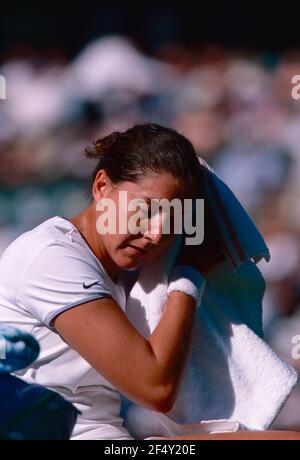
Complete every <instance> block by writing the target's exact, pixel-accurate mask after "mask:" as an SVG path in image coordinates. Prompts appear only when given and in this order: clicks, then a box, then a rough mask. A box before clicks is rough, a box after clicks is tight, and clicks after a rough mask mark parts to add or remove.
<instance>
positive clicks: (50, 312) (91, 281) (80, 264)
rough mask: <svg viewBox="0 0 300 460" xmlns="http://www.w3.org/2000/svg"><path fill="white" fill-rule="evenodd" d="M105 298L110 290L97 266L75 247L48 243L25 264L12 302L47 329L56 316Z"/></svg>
mask: <svg viewBox="0 0 300 460" xmlns="http://www.w3.org/2000/svg"><path fill="white" fill-rule="evenodd" d="M105 297H109V298H112V297H113V295H112V291H111V289H110V287H109V284H108V282H107V280H106V279H105V274H104V272H103V271H102V272H101V269H100V266H97V264H95V263H94V261H93V260H91V258H89V257H87V256H86V255H85V254H82V253H81V252H80V251H78V250H77V249H76V248H73V247H69V246H66V245H63V244H62V243H61V242H57V243H51V244H50V245H48V246H46V247H44V248H43V249H42V250H41V251H40V252H39V253H38V255H35V257H34V258H33V259H32V260H31V261H30V262H29V264H28V266H27V267H26V269H25V270H24V272H23V274H22V276H21V279H20V281H19V286H18V289H17V295H16V302H17V304H18V305H20V306H21V307H22V308H24V309H25V310H27V311H28V312H29V313H31V314H32V315H33V316H34V317H36V318H37V319H38V320H39V321H41V322H42V323H44V324H45V325H46V326H47V327H49V328H50V329H51V330H53V331H55V329H54V328H53V326H52V324H51V321H52V320H53V318H54V317H55V316H57V315H58V314H59V313H62V312H63V311H65V310H68V309H69V308H72V307H75V306H77V305H80V304H83V303H86V302H89V301H92V300H96V299H101V298H105Z"/></svg>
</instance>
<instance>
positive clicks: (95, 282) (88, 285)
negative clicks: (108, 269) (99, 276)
mask: <svg viewBox="0 0 300 460" xmlns="http://www.w3.org/2000/svg"><path fill="white" fill-rule="evenodd" d="M99 283H100V281H94V282H93V283H90V284H87V283H85V282H84V283H82V285H83V287H84V289H89V288H90V287H92V286H95V284H99Z"/></svg>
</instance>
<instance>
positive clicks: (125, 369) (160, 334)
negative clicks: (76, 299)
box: [54, 291, 196, 412]
mask: <svg viewBox="0 0 300 460" xmlns="http://www.w3.org/2000/svg"><path fill="white" fill-rule="evenodd" d="M195 310H196V309H195V301H194V299H193V298H192V297H190V296H188V295H187V294H184V293H182V292H177V291H176V292H173V293H172V294H171V295H170V296H169V297H168V299H167V303H166V308H165V311H164V313H163V315H162V318H161V320H160V322H159V324H158V325H157V327H156V328H155V330H154V331H153V333H152V334H151V336H150V337H149V339H148V340H147V339H145V338H144V337H143V336H142V335H141V334H140V333H139V332H138V331H137V330H136V329H135V327H134V326H133V325H132V324H131V322H130V321H129V320H128V318H127V317H126V315H125V314H124V312H123V311H122V309H121V308H120V307H119V306H118V305H117V303H116V302H115V301H114V300H113V299H100V300H96V301H92V302H88V303H86V304H84V305H79V306H77V307H74V308H72V309H70V310H67V311H65V312H63V313H61V314H59V315H58V316H57V317H56V318H55V322H54V326H55V328H56V330H57V331H58V332H59V333H60V335H61V336H62V337H63V338H64V339H65V340H66V341H67V342H68V343H69V345H70V346H71V347H72V348H73V349H75V350H76V351H77V352H78V353H79V354H80V355H81V356H83V358H85V359H86V360H87V361H88V362H89V363H90V364H91V365H92V366H93V367H94V368H95V369H96V370H97V371H98V372H99V373H101V374H102V375H103V376H104V377H105V378H106V379H107V380H109V381H110V382H111V383H112V384H113V385H115V386H116V388H118V389H119V391H121V392H122V393H124V394H125V395H126V396H127V397H129V398H130V399H132V400H133V401H135V402H137V403H139V404H142V405H144V406H146V407H148V408H150V409H152V410H153V409H154V410H158V411H160V412H167V411H169V410H170V409H171V407H172V404H173V403H174V400H175V397H176V393H177V388H178V386H179V383H180V379H181V376H182V374H183V371H184V368H185V366H186V363H187V359H188V355H189V350H190V344H191V336H192V330H193V324H194V317H195Z"/></svg>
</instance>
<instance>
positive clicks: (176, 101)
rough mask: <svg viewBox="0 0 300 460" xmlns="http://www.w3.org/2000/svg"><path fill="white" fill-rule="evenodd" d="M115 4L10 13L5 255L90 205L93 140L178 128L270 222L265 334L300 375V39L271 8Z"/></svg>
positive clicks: (257, 216)
mask: <svg viewBox="0 0 300 460" xmlns="http://www.w3.org/2000/svg"><path fill="white" fill-rule="evenodd" d="M104 3H105V4H103V5H102V6H101V5H98V6H97V7H96V6H95V5H94V6H93V7H91V8H90V9H88V8H87V7H86V8H85V9H84V14H83V15H82V16H81V14H80V13H79V11H78V10H75V11H73V13H74V14H72V11H68V12H67V13H66V12H65V11H64V12H63V13H61V15H60V16H59V14H58V13H57V12H56V15H52V16H51V14H50V12H47V10H46V11H44V12H42V11H41V10H40V11H37V10H35V9H33V8H32V9H25V8H23V9H19V10H17V9H12V10H9V11H8V12H7V15H6V16H5V14H4V15H3V17H2V18H1V21H2V22H3V25H4V24H5V20H6V21H7V22H6V27H2V29H1V32H0V37H2V41H1V45H0V75H3V76H4V77H5V79H6V85H7V89H6V99H5V100H0V187H1V188H0V254H1V253H2V252H3V251H4V249H5V248H6V247H7V245H8V244H9V243H10V242H11V241H12V240H13V239H14V238H16V237H17V236H18V235H19V234H20V233H22V232H24V231H26V230H28V229H31V228H32V227H34V226H35V225H37V224H39V223H40V222H42V221H43V220H45V219H47V218H49V217H52V216H54V215H62V216H65V217H68V216H71V215H73V214H75V213H78V212H79V211H80V210H81V209H83V208H84V207H85V205H86V204H87V202H88V190H89V184H90V182H89V178H90V174H91V172H92V169H93V166H94V164H93V163H92V162H91V160H87V159H85V158H84V156H83V151H84V149H85V147H87V146H88V145H89V144H90V143H91V142H92V141H94V140H96V139H97V138H99V137H102V136H104V135H106V134H108V133H109V132H111V131H112V130H125V129H127V128H128V127H130V126H132V125H133V124H136V123H142V122H149V121H153V122H156V123H161V124H164V125H168V126H172V127H174V128H175V129H177V130H178V131H179V132H181V133H183V134H184V135H186V136H187V137H188V138H189V139H190V140H191V141H192V142H193V144H194V146H195V148H196V150H197V152H198V154H199V155H200V156H201V157H203V158H204V159H205V160H206V161H207V162H208V163H209V164H210V165H211V166H212V167H213V168H214V169H215V170H216V172H217V173H218V174H219V175H220V176H221V177H222V179H223V180H224V181H225V182H226V183H227V184H228V185H229V186H230V187H231V189H232V190H233V191H234V193H235V194H236V196H237V197H238V198H239V200H240V201H241V203H242V204H243V206H244V207H245V209H246V210H247V211H248V213H249V214H250V215H251V217H252V218H253V220H254V221H255V223H256V224H257V226H258V228H259V229H260V230H261V231H262V233H263V235H264V237H265V239H266V242H267V244H268V246H269V249H270V252H271V261H270V263H269V264H266V263H264V262H260V263H259V265H258V266H259V268H260V269H261V271H262V272H263V274H264V276H265V279H266V284H267V289H266V295H265V298H264V329H265V338H266V340H267V341H268V342H269V343H270V344H271V346H272V347H273V348H274V350H275V351H276V352H277V353H278V354H279V355H280V356H281V357H282V358H283V359H285V360H286V361H287V362H289V363H291V364H292V365H294V366H295V367H296V368H297V369H298V370H299V372H300V357H299V358H298V359H297V356H296V357H295V356H294V359H293V356H292V349H293V347H295V344H293V343H292V340H293V337H295V336H297V335H298V336H299V340H300V275H299V273H300V270H299V269H300V199H299V197H300V99H299V100H294V99H293V98H292V96H291V91H292V87H293V85H292V83H291V79H292V76H293V75H300V43H295V42H293V43H291V46H289V42H288V39H291V35H288V38H287V36H286V35H284V34H282V36H281V40H280V38H279V37H278V35H277V34H276V33H275V29H276V27H275V26H274V24H273V28H272V31H273V32H274V33H273V35H272V34H271V35H270V34H269V35H268V31H270V27H271V26H270V24H268V27H269V29H268V28H267V29H266V30H265V29H264V24H263V21H264V18H265V19H267V18H268V19H269V20H270V16H268V15H267V13H266V14H263V15H261V16H260V18H259V19H258V20H257V23H256V22H255V14H253V13H252V15H251V14H250V18H249V14H245V15H244V16H243V15H242V14H241V12H240V15H239V14H236V15H234V12H233V10H230V9H228V8H227V9H222V11H219V12H216V11H215V13H214V14H213V13H212V10H210V11H209V13H207V16H206V17H205V18H206V19H205V18H204V19H203V17H202V20H201V21H200V20H199V16H198V20H199V21H200V22H199V21H198V22H197V17H195V14H192V13H193V12H190V14H187V7H186V9H184V7H181V8H179V7H175V6H174V5H173V6H171V5H169V4H166V3H164V2H163V3H162V4H161V5H160V7H158V10H157V9H155V8H154V7H153V6H152V7H151V6H149V5H148V9H146V10H145V11H146V13H145V12H144V13H143V14H142V12H141V11H139V14H140V15H139V14H137V12H136V11H135V13H134V14H133V15H130V14H128V11H127V9H124V7H121V6H120V5H119V3H118V2H116V4H115V5H114V4H113V3H112V4H110V5H108V4H107V3H106V2H104ZM122 8H123V9H122ZM174 8H175V10H174ZM176 8H177V9H176ZM47 13H49V14H47ZM125 13H126V14H125ZM183 13H185V15H184V14H183ZM197 14H198V15H200V12H198V13H197ZM58 16H59V18H60V19H59V18H58ZM276 17H277V16H276ZM246 18H247V19H246ZM281 20H282V19H281ZM261 21H262V23H261ZM54 23H55V24H56V28H54V30H53V26H54ZM136 23H138V27H137V26H136ZM289 24H291V27H292V24H293V22H291V23H289ZM198 26H199V27H198ZM197 27H198V29H199V30H198V34H197V30H195V28H197ZM253 27H254V29H255V27H256V29H255V30H256V32H257V35H253ZM266 27H267V26H266ZM273 29H274V30H273ZM264 32H265V33H264ZM251 33H252V35H251ZM278 33H279V32H278ZM1 34H2V35H1ZM201 34H202V35H201ZM256 39H257V40H256ZM272 45H274V46H272ZM299 408H300V388H299V387H297V388H296V389H295V390H294V392H293V394H292V396H291V397H290V399H289V401H288V403H287V405H286V407H285V408H284V410H283V411H282V413H281V414H280V415H279V417H278V419H277V420H276V422H275V424H274V428H284V429H300V410H299Z"/></svg>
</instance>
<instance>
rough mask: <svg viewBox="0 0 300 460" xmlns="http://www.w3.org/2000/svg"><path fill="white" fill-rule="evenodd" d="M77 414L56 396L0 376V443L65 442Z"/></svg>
mask: <svg viewBox="0 0 300 460" xmlns="http://www.w3.org/2000/svg"><path fill="white" fill-rule="evenodd" d="M78 414H79V411H78V410H77V409H76V408H75V407H74V406H73V405H72V404H71V403H70V402H69V401H66V400H65V399H64V398H63V397H62V396H60V395H59V394H58V393H56V392H54V391H52V390H49V389H47V388H44V387H43V386H41V385H36V384H34V385H32V384H28V383H27V382H24V381H23V380H21V379H19V378H17V377H14V376H12V375H9V374H6V375H5V374H3V375H0V440H66V439H69V438H70V436H71V433H72V431H73V428H74V425H75V423H76V419H77V415H78Z"/></svg>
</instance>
